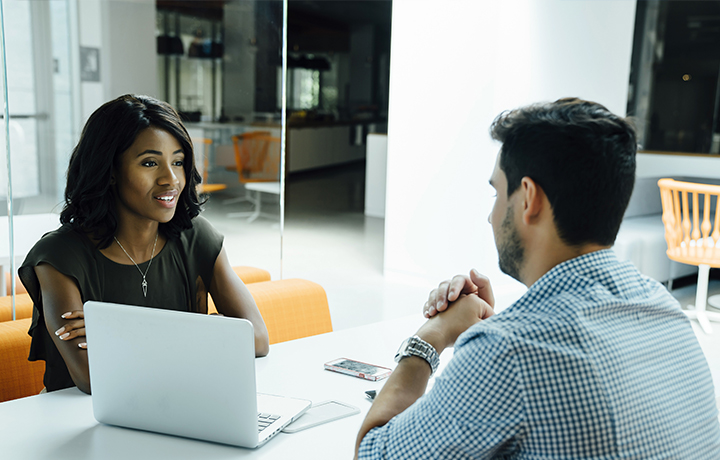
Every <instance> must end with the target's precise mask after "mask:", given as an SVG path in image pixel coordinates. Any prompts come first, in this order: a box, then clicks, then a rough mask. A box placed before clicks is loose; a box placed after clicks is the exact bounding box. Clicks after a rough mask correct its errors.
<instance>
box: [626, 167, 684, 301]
mask: <svg viewBox="0 0 720 460" xmlns="http://www.w3.org/2000/svg"><path fill="white" fill-rule="evenodd" d="M659 179H660V177H642V178H640V177H639V178H637V179H636V180H635V187H634V188H633V192H632V196H631V197H630V203H629V204H628V207H627V209H626V210H625V215H624V216H623V221H622V224H621V225H620V231H619V232H618V234H617V238H616V239H615V244H614V246H613V250H614V251H615V254H616V255H617V257H618V259H619V260H628V261H630V262H632V264H633V265H635V267H636V268H637V269H638V270H639V271H640V273H642V274H643V275H645V276H648V277H650V278H652V279H654V280H656V281H659V282H661V283H667V286H668V289H669V290H670V289H672V284H673V280H674V279H677V278H682V277H685V276H691V275H692V276H694V275H695V274H696V273H697V267H696V266H693V265H685V264H681V263H679V262H675V261H674V260H670V259H669V258H668V257H667V254H666V252H667V243H665V226H664V225H663V221H662V202H661V200H660V194H659V193H658V186H657V182H658V180H659Z"/></svg>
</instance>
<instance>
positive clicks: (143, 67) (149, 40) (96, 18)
mask: <svg viewBox="0 0 720 460" xmlns="http://www.w3.org/2000/svg"><path fill="white" fill-rule="evenodd" d="M77 15H78V21H77V26H78V29H79V33H78V39H79V41H80V43H79V46H85V47H90V48H99V49H100V81H99V82H82V83H81V87H80V88H81V96H80V98H81V101H80V103H81V114H82V115H81V120H80V121H81V124H85V121H86V120H87V119H88V117H89V116H90V114H92V113H93V112H94V111H95V109H97V108H98V107H100V106H101V105H102V104H103V103H105V102H107V101H109V100H111V99H114V98H116V97H118V96H121V95H123V94H127V93H134V94H145V95H148V96H153V97H157V96H158V94H157V46H156V39H155V2H150V1H138V0H77ZM76 75H77V76H76V77H75V78H78V79H79V78H80V72H79V69H78V70H77V73H76Z"/></svg>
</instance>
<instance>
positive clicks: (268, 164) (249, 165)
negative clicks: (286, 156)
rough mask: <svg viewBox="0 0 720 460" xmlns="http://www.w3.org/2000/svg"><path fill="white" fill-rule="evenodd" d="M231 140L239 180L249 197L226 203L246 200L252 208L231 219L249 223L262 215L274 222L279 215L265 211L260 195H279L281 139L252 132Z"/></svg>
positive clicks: (237, 213)
mask: <svg viewBox="0 0 720 460" xmlns="http://www.w3.org/2000/svg"><path fill="white" fill-rule="evenodd" d="M232 141H233V146H234V148H235V165H236V168H237V173H238V180H239V181H240V183H242V184H243V186H244V187H245V193H246V194H245V196H242V197H239V198H233V199H231V200H226V201H225V203H237V202H242V201H247V202H249V203H250V204H251V205H252V206H253V209H252V211H245V212H232V213H228V217H247V220H248V222H252V221H254V220H255V219H257V218H258V217H261V216H262V217H268V218H271V219H275V218H276V214H266V213H263V212H262V196H261V193H269V194H272V195H277V196H280V138H279V137H273V136H271V135H270V134H269V133H268V132H266V131H250V132H247V133H243V134H240V135H238V136H232ZM253 192H254V194H253Z"/></svg>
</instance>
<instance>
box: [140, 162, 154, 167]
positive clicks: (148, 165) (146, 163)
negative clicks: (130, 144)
mask: <svg viewBox="0 0 720 460" xmlns="http://www.w3.org/2000/svg"><path fill="white" fill-rule="evenodd" d="M142 165H143V166H147V167H150V166H157V162H155V160H145V161H143V162H142Z"/></svg>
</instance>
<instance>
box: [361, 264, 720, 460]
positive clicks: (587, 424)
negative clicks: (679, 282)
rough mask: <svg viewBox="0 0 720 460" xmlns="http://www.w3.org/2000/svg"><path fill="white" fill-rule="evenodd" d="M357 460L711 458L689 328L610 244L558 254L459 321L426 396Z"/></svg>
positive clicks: (712, 427)
mask: <svg viewBox="0 0 720 460" xmlns="http://www.w3.org/2000/svg"><path fill="white" fill-rule="evenodd" d="M360 458H388V459H425V458H433V459H435V458H437V459H466V458H513V459H551V458H552V459H570V458H572V459H618V458H623V459H660V458H664V459H665V458H666V459H680V458H682V459H693V460H695V459H720V425H719V424H718V413H717V409H716V406H715V396H714V389H713V382H712V378H711V376H710V371H709V369H708V365H707V362H706V361H705V357H704V356H703V353H702V350H701V349H700V346H699V345H698V342H697V339H696V338H695V336H694V334H693V331H692V328H691V326H690V323H689V321H688V319H687V318H686V316H685V315H684V314H683V313H682V312H681V310H680V307H679V305H678V303H677V302H676V301H675V299H674V298H673V297H672V296H671V295H670V294H669V293H668V292H667V290H666V289H665V288H664V287H663V286H662V285H661V284H659V283H658V282H656V281H654V280H651V279H649V278H646V277H644V276H642V275H641V274H640V273H639V272H638V271H637V270H636V269H635V268H634V267H633V266H632V265H631V264H630V263H621V262H618V260H617V258H616V257H615V254H614V253H613V252H612V251H611V250H603V251H598V252H594V253H591V254H586V255H583V256H581V257H578V258H575V259H572V260H569V261H566V262H563V263H562V264H559V265H557V266H555V267H554V268H553V269H552V270H550V271H549V272H548V273H546V274H545V275H544V276H543V277H542V278H540V279H539V280H538V281H537V282H536V283H535V284H533V285H532V286H531V287H530V289H529V290H528V291H527V292H526V293H525V295H524V296H523V297H522V298H521V299H520V300H518V301H517V302H516V303H515V304H513V305H512V306H511V307H509V308H508V309H507V310H505V311H503V312H501V313H499V314H497V315H495V316H493V317H491V318H489V319H487V320H485V321H482V322H481V323H478V324H476V325H475V326H473V327H471V328H470V329H468V330H467V331H466V332H465V333H464V334H462V335H461V336H460V338H459V339H458V340H457V342H456V344H455V351H454V355H453V359H452V360H451V361H450V363H449V364H448V366H447V368H446V369H445V370H444V371H443V372H442V374H441V375H439V376H438V377H437V378H436V381H435V385H434V386H433V388H432V389H431V391H430V392H428V394H426V395H425V396H424V397H422V398H420V399H419V400H418V401H417V402H416V403H415V404H413V405H412V406H411V407H409V408H408V409H407V410H406V411H405V412H403V413H402V414H400V415H398V416H396V417H395V418H393V419H392V420H391V421H390V422H389V423H388V424H386V425H385V426H382V427H378V428H374V429H373V430H371V431H370V432H369V433H368V434H367V435H366V436H365V439H364V440H363V442H362V445H361V446H360Z"/></svg>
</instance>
